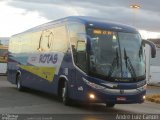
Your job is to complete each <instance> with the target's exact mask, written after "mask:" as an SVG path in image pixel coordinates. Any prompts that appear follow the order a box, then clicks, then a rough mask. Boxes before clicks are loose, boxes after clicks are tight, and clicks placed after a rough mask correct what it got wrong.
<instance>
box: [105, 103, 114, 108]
mask: <svg viewBox="0 0 160 120" xmlns="http://www.w3.org/2000/svg"><path fill="white" fill-rule="evenodd" d="M114 106H115V104H114V103H106V108H113V107H114Z"/></svg>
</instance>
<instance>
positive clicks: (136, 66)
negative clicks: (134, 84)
mask: <svg viewBox="0 0 160 120" xmlns="http://www.w3.org/2000/svg"><path fill="white" fill-rule="evenodd" d="M87 32H88V36H89V38H90V41H91V42H90V44H91V52H90V54H89V63H90V64H89V71H90V74H91V75H93V76H98V77H103V78H106V79H107V80H111V81H125V82H129V81H131V80H132V81H134V80H138V78H139V77H140V78H141V77H145V57H144V49H143V46H142V44H141V37H140V35H139V34H138V33H125V32H114V31H109V30H102V29H95V28H94V29H93V28H88V30H87Z"/></svg>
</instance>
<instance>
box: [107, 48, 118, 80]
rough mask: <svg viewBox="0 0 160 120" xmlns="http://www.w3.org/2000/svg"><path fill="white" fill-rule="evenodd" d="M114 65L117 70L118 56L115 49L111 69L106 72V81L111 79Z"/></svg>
mask: <svg viewBox="0 0 160 120" xmlns="http://www.w3.org/2000/svg"><path fill="white" fill-rule="evenodd" d="M116 65H117V68H118V67H119V55H118V50H117V48H116V57H115V58H114V59H113V62H112V64H111V67H110V70H109V72H108V76H107V78H108V79H110V78H111V76H112V73H113V71H114V69H115V67H116Z"/></svg>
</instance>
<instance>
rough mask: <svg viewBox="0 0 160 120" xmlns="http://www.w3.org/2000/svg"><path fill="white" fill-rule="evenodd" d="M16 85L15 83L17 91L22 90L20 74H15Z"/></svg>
mask: <svg viewBox="0 0 160 120" xmlns="http://www.w3.org/2000/svg"><path fill="white" fill-rule="evenodd" d="M16 85H17V89H18V90H19V91H22V90H23V87H22V85H21V76H20V75H17V82H16Z"/></svg>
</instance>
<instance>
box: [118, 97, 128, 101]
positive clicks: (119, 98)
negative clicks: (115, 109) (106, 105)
mask: <svg viewBox="0 0 160 120" xmlns="http://www.w3.org/2000/svg"><path fill="white" fill-rule="evenodd" d="M117 101H126V98H125V97H117Z"/></svg>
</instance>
